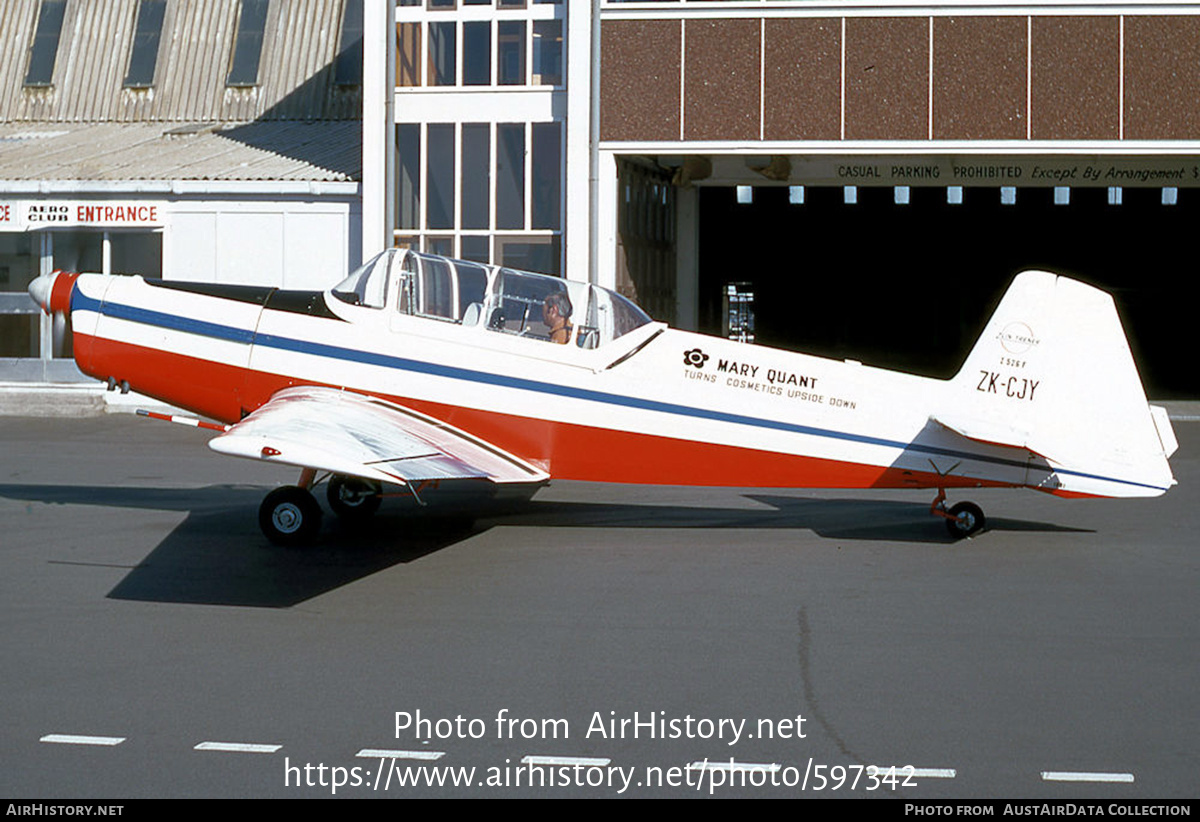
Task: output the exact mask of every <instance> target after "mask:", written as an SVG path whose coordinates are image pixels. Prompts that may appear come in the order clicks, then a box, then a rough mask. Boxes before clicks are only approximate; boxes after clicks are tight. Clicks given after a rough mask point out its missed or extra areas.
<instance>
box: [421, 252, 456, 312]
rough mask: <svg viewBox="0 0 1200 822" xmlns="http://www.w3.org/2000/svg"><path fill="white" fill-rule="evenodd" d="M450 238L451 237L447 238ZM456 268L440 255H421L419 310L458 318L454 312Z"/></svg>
mask: <svg viewBox="0 0 1200 822" xmlns="http://www.w3.org/2000/svg"><path fill="white" fill-rule="evenodd" d="M447 239H449V238H447ZM453 279H454V269H452V268H451V267H450V263H449V262H448V261H446V260H443V259H440V258H438V257H424V256H423V257H421V287H420V289H419V291H420V294H419V297H420V299H419V300H418V305H419V306H420V308H419V312H420V313H421V314H425V315H427V316H431V317H444V318H447V319H457V317H456V315H455V312H454V282H453Z"/></svg>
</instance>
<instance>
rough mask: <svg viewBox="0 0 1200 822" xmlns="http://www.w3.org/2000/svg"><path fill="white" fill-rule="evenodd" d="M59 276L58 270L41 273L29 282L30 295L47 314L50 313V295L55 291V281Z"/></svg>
mask: <svg viewBox="0 0 1200 822" xmlns="http://www.w3.org/2000/svg"><path fill="white" fill-rule="evenodd" d="M57 278H58V272H57V271H55V272H54V273H53V274H41V275H39V276H37V277H35V278H34V280H33V282H31V283H30V284H29V296H30V297H32V298H33V301H34V302H35V303H37V304H38V305H39V306H41V308H42V310H43V311H45V312H46V313H47V314H49V313H50V295H51V294H53V293H54V281H55V280H56V279H57Z"/></svg>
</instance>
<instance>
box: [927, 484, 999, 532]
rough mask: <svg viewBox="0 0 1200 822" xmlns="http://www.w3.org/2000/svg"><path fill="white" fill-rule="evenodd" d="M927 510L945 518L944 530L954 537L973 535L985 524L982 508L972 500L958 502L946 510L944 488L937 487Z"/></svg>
mask: <svg viewBox="0 0 1200 822" xmlns="http://www.w3.org/2000/svg"><path fill="white" fill-rule="evenodd" d="M929 512H930V513H931V514H933V515H934V516H937V517H942V518H943V519H945V520H946V530H947V531H949V532H950V536H951V537H953V538H954V539H962V538H964V537H969V536H973V535H974V534H977V533H979V532H980V531H982V530H983V527H984V526H985V525H986V524H987V519H986V518H985V517H984V516H983V509H982V508H980V507H979V506H978V505H976V504H975V503H973V502H959V503H956V504H955V505H953V506H951V508H950V509H949V510H947V509H946V489H945V488H939V489H938V495H937V499H935V500H934V501H933V505H931V506H930V508H929Z"/></svg>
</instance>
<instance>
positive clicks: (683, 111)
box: [364, 0, 1200, 397]
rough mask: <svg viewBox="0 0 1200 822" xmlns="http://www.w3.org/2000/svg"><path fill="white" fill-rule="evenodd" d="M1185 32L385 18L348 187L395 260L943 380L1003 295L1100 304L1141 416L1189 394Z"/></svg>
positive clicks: (747, 16) (1182, 11) (965, 7)
mask: <svg viewBox="0 0 1200 822" xmlns="http://www.w3.org/2000/svg"><path fill="white" fill-rule="evenodd" d="M380 5H381V6H383V5H387V4H386V3H380ZM370 7H371V6H370V0H368V8H370ZM1198 11H1200V6H1198V5H1196V4H1192V3H1175V2H1161V3H1154V4H1144V3H1112V2H1098V3H1089V4H1087V5H1073V4H1067V5H1064V4H1061V3H1040V4H1038V3H1032V4H1031V3H1012V2H995V0H989V1H988V2H978V1H977V0H949V1H948V2H941V3H936V4H916V3H908V2H904V1H903V0H901V1H900V2H891V1H890V0H874V2H859V0H842V1H841V2H837V3H829V2H813V0H726V2H710V1H709V0H674V2H615V0H614V1H612V2H610V1H609V0H604V1H603V2H599V1H597V2H574V0H572V2H569V3H563V2H541V1H539V0H528V2H526V0H425V2H421V0H399V2H398V3H397V4H396V7H395V8H394V9H387V10H385V11H384V12H383V13H382V15H380V14H379V13H378V12H376V13H373V14H372V13H368V23H367V29H368V40H367V42H368V44H371V43H374V44H375V45H368V50H370V49H371V48H381V47H383V46H380V45H379V44H380V43H384V41H385V40H386V41H387V42H386V43H385V44H384V45H385V46H386V47H388V48H391V46H392V38H391V37H390V33H391V32H390V30H389V31H387V32H382V33H380V34H381V36H379V37H373V35H372V32H373V31H374V27H375V26H377V25H378V24H379V21H380V20H383V21H384V25H385V27H389V28H390V26H391V17H392V15H393V14H394V17H395V37H394V43H395V50H394V53H393V54H391V55H390V59H393V60H394V61H395V68H394V72H392V73H391V74H390V76H391V77H393V78H394V81H395V91H396V93H395V96H394V98H392V99H390V100H389V103H394V110H393V112H392V113H391V114H386V113H384V107H383V106H372V102H371V98H370V96H369V95H368V99H367V106H366V109H365V117H366V120H367V122H366V124H365V127H366V128H367V129H370V128H371V125H370V124H371V122H373V121H374V120H377V119H379V118H380V116H383V118H384V119H385V120H386V121H388V122H393V121H394V122H395V134H394V135H393V136H394V139H395V141H396V149H395V155H394V157H391V158H390V159H389V158H388V157H384V156H383V155H382V154H377V155H374V156H372V155H365V156H364V174H365V177H366V178H370V177H372V175H374V174H376V173H377V170H380V171H384V173H385V174H386V175H387V177H388V180H389V185H390V186H391V187H392V190H391V191H390V192H389V193H388V195H387V196H388V198H389V204H390V205H391V207H392V208H393V213H392V215H391V216H390V218H389V224H390V225H391V227H392V229H393V230H392V235H391V239H392V241H393V242H395V243H397V244H401V245H415V246H419V247H422V248H424V249H427V250H431V251H438V252H444V253H449V254H453V255H457V256H461V257H466V258H470V259H478V260H487V261H490V262H502V263H506V264H509V265H514V266H525V267H531V268H538V269H540V270H544V271H549V272H552V273H562V274H564V275H565V276H567V277H571V278H578V279H585V278H586V279H591V280H593V281H596V282H599V283H600V284H603V285H607V286H615V287H617V288H618V289H620V290H621V291H622V292H624V293H625V294H627V295H628V296H631V297H633V298H635V299H636V300H637V301H638V302H640V303H641V304H642V305H643V306H644V307H645V308H647V309H648V310H649V311H650V312H651V313H652V314H653V315H654V316H656V317H657V318H660V319H664V320H667V321H670V322H672V323H674V324H677V325H680V326H682V327H689V328H698V329H700V330H703V331H709V332H713V333H721V332H723V331H724V332H726V333H741V334H743V335H746V334H750V335H753V338H754V339H755V341H757V342H762V343H769V344H775V345H782V346H785V347H792V348H798V349H803V350H808V351H812V352H814V353H821V354H826V355H829V356H834V357H848V358H854V359H860V360H863V361H867V362H871V363H873V364H879V365H885V366H890V367H897V368H903V369H907V370H913V371H917V372H920V373H926V374H933V375H940V376H945V375H948V374H950V373H953V371H954V370H955V369H956V368H957V366H958V364H959V363H960V362H961V359H962V357H963V356H964V355H965V353H966V351H967V349H968V348H969V346H970V344H971V343H972V342H973V340H974V337H975V336H976V335H977V334H978V333H979V330H980V329H981V327H982V323H983V321H984V319H985V317H986V315H987V314H988V313H990V309H991V307H992V306H993V305H994V303H995V301H996V300H997V299H998V297H999V294H1000V292H1001V291H1002V290H1003V288H1004V287H1005V285H1006V284H1007V281H1008V280H1009V279H1010V278H1011V277H1012V276H1013V274H1015V273H1016V272H1017V271H1019V270H1022V269H1025V268H1047V269H1050V270H1053V271H1057V272H1061V273H1065V274H1070V275H1072V276H1075V277H1078V278H1081V279H1084V280H1087V281H1091V282H1094V283H1097V284H1099V285H1101V286H1103V287H1105V288H1107V289H1109V290H1111V291H1113V292H1115V294H1116V296H1117V300H1118V304H1119V306H1120V309H1121V311H1122V314H1123V316H1124V319H1125V321H1126V324H1127V326H1128V327H1129V328H1130V330H1131V336H1132V337H1133V339H1134V346H1135V356H1136V357H1137V359H1138V362H1139V365H1140V367H1141V369H1142V372H1143V377H1144V379H1145V380H1146V382H1147V384H1148V386H1149V390H1150V393H1151V394H1152V395H1154V396H1158V397H1170V396H1184V395H1194V394H1196V393H1197V390H1198V389H1200V378H1197V377H1196V376H1195V369H1181V368H1177V367H1176V363H1177V361H1178V357H1179V355H1180V353H1181V352H1182V351H1184V350H1191V349H1192V348H1194V346H1193V345H1192V343H1191V341H1190V339H1189V335H1188V334H1187V331H1186V329H1187V328H1188V327H1189V325H1190V316H1191V312H1192V311H1193V306H1194V305H1195V303H1196V300H1195V297H1196V296H1197V286H1196V284H1195V280H1196V277H1195V275H1194V273H1193V271H1192V270H1191V269H1192V268H1193V265H1192V264H1191V263H1190V261H1189V255H1187V254H1186V248H1187V245H1188V240H1187V238H1188V237H1189V236H1190V231H1189V227H1190V226H1191V225H1193V224H1195V222H1196V219H1197V217H1198V216H1200V188H1197V183H1198V182H1200V142H1197V140H1198V138H1200V16H1198V15H1197V12H1198ZM379 59H380V60H382V59H385V58H384V57H380V58H379ZM389 162H392V163H394V167H393V168H391V169H388V167H387V163H389ZM364 207H369V206H364ZM731 317H732V319H733V323H732V324H733V327H732V328H731V327H730V324H731V323H730V321H731ZM748 324H749V325H748ZM1102 367H1103V366H1102V364H1097V369H1098V372H1097V373H1098V378H1102Z"/></svg>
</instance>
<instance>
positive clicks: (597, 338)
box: [333, 248, 651, 348]
mask: <svg viewBox="0 0 1200 822" xmlns="http://www.w3.org/2000/svg"><path fill="white" fill-rule="evenodd" d="M333 295H334V296H335V297H337V298H338V299H339V300H342V301H343V302H346V303H349V304H351V305H359V306H365V307H368V308H377V309H385V308H391V309H392V310H395V311H398V312H400V313H402V314H408V315H411V316H415V317H425V318H428V319H433V320H441V321H443V322H450V323H457V324H459V325H462V326H464V327H478V326H483V327H484V328H486V329H487V330H488V331H492V332H495V333H498V334H510V335H514V336H519V337H526V338H529V339H534V340H542V341H545V342H551V343H560V344H570V345H575V346H577V347H579V348H599V347H600V346H602V345H605V344H606V343H609V342H611V341H612V340H615V339H617V338H619V337H622V336H624V335H625V334H628V333H629V332H630V331H633V330H634V329H635V328H639V327H641V326H643V325H646V324H647V323H649V322H651V319H650V317H649V316H647V315H646V312H644V311H642V309H640V308H638V307H637V306H636V305H634V304H633V303H632V302H630V301H629V300H627V299H625V298H624V297H622V296H621V295H620V294H617V293H616V292H613V291H609V290H608V289H606V288H600V287H599V286H595V285H589V284H588V283H580V282H575V281H572V280H564V279H561V278H559V277H551V276H548V275H546V274H533V273H531V272H528V271H516V270H514V269H511V268H503V267H500V266H490V265H481V264H480V263H472V262H467V261H465V260H450V259H447V258H445V257H438V256H435V255H433V254H423V253H420V252H416V251H405V250H403V249H397V248H391V249H388V250H387V251H384V252H383V253H382V254H380V255H378V256H376V257H374V258H372V259H371V260H368V261H367V262H366V263H365V264H363V265H362V266H360V267H359V268H357V269H355V270H354V271H353V272H352V273H351V274H350V276H348V277H347V278H346V279H344V280H342V282H340V283H338V285H336V286H334V288H333Z"/></svg>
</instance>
